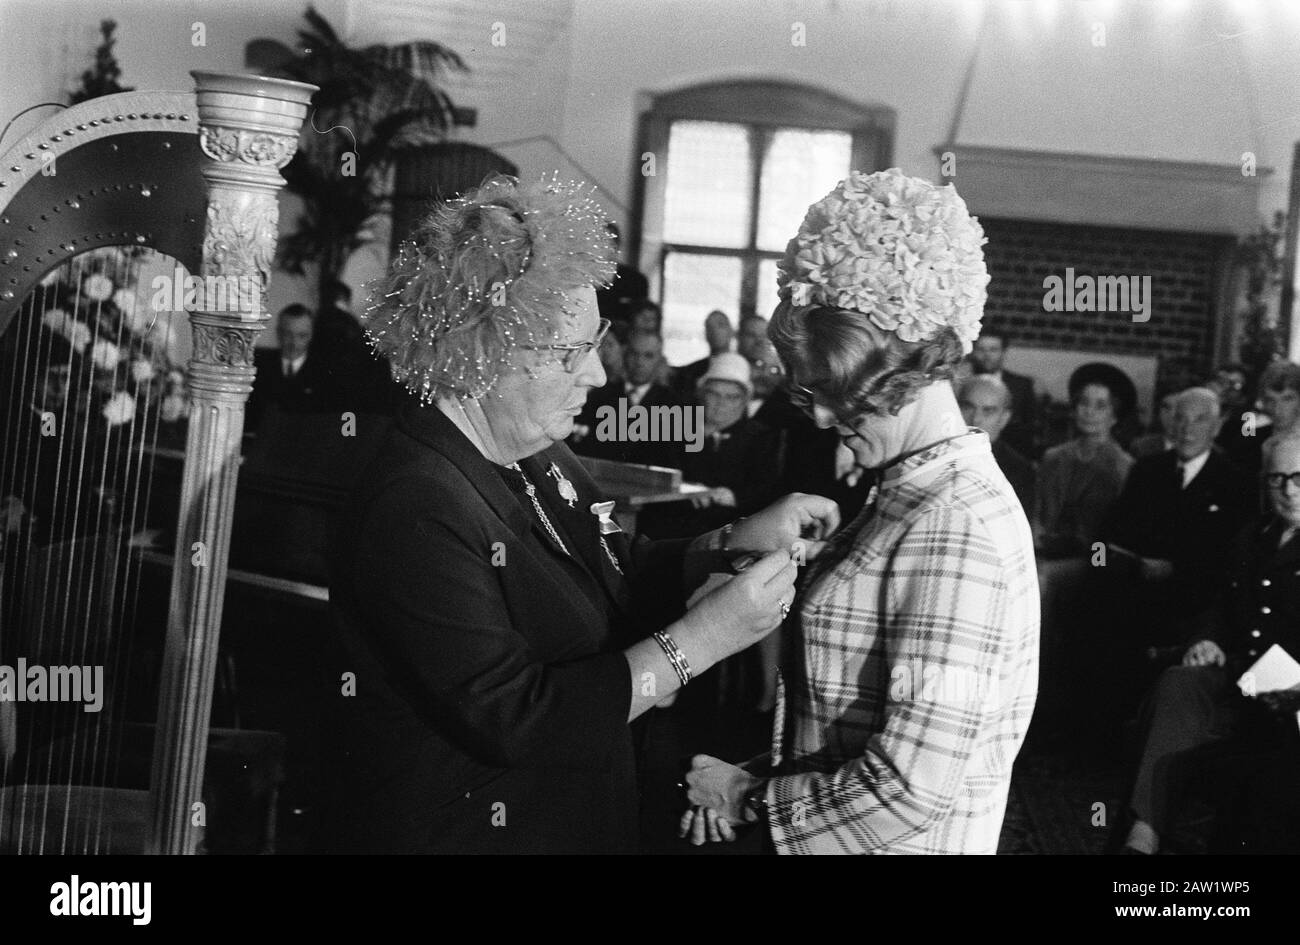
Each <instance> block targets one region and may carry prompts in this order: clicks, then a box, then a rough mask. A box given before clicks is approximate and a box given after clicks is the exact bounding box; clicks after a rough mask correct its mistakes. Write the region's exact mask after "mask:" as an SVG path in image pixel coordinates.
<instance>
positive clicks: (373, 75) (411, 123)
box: [246, 6, 467, 310]
mask: <svg viewBox="0 0 1300 945" xmlns="http://www.w3.org/2000/svg"><path fill="white" fill-rule="evenodd" d="M304 17H305V19H306V21H307V25H306V27H305V28H304V29H302V30H300V31H299V33H298V39H299V48H298V49H290V48H289V47H288V46H285V45H284V44H283V43H280V42H277V41H276V40H271V39H259V40H254V41H253V42H251V43H249V44H248V47H247V50H246V61H247V63H248V65H249V67H251V68H254V69H257V70H258V71H259V72H264V73H266V74H269V75H275V76H280V77H282V78H286V79H296V80H298V81H300V82H310V83H312V84H314V85H318V86H320V91H319V92H317V93H316V94H315V95H314V96H313V98H312V107H313V112H312V115H311V121H310V127H309V128H307V129H305V130H304V132H303V140H302V142H301V143H300V145H299V148H298V152H297V154H296V155H295V156H294V158H293V160H292V161H291V162H290V163H289V165H288V167H286V168H285V169H284V177H285V180H286V181H287V187H288V189H289V190H290V191H291V192H293V193H295V194H297V195H298V196H299V197H300V198H301V199H302V202H303V211H302V214H301V216H300V217H299V219H298V220H297V221H296V223H295V226H294V228H293V229H292V230H291V232H289V233H288V234H287V235H286V236H284V237H282V238H281V240H280V248H279V251H280V262H281V265H282V266H283V267H284V268H285V269H286V270H288V271H289V272H293V273H297V274H305V273H306V272H307V271H308V267H313V266H314V267H315V277H316V286H317V294H318V299H319V302H318V304H319V305H320V307H321V309H322V310H324V309H325V308H327V307H328V306H329V305H330V304H331V303H332V301H333V294H334V287H335V284H336V282H337V280H338V278H339V276H340V274H341V273H342V271H343V267H344V265H345V264H346V262H347V260H348V257H349V256H350V255H351V254H352V253H353V252H355V251H356V250H357V249H359V248H360V247H361V246H363V245H365V244H366V243H367V242H369V240H370V239H371V238H372V237H371V234H372V227H373V224H374V220H375V218H376V216H377V215H379V214H381V213H384V212H386V211H387V210H388V209H389V207H390V189H391V188H390V183H389V179H390V176H391V170H392V166H393V162H394V160H395V159H396V158H397V156H398V155H399V154H400V153H401V151H402V149H404V148H410V147H416V146H420V145H427V144H430V143H432V142H435V141H438V140H441V139H442V138H443V137H445V135H446V132H447V130H448V129H449V128H450V127H452V125H453V124H455V119H456V115H457V109H456V107H455V105H453V104H452V101H451V99H450V98H449V97H448V95H447V93H446V92H445V91H444V90H443V89H442V87H441V85H442V83H443V80H444V79H445V78H446V76H447V75H448V74H449V73H452V72H465V71H467V67H466V66H465V63H464V62H463V61H462V59H461V58H460V56H458V55H457V54H456V53H455V52H453V51H452V50H450V49H448V48H447V47H446V46H443V45H442V44H440V43H436V42H430V41H416V42H409V43H401V44H398V45H392V46H387V45H370V46H364V47H360V48H354V47H351V46H349V45H347V44H346V43H345V42H343V40H342V39H340V37H339V35H338V33H337V32H336V31H335V30H334V28H333V27H332V26H331V25H330V24H329V22H328V21H327V20H326V19H325V18H324V17H323V16H321V15H320V13H318V12H317V11H316V9H315V8H314V7H311V6H309V7H308V8H307V12H306V13H305V14H304Z"/></svg>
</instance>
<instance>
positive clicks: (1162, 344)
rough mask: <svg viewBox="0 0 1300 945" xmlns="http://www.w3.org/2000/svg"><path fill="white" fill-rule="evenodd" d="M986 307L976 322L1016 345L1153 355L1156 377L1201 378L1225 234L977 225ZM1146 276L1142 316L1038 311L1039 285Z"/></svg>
mask: <svg viewBox="0 0 1300 945" xmlns="http://www.w3.org/2000/svg"><path fill="white" fill-rule="evenodd" d="M980 223H981V224H982V225H983V227H984V232H985V234H986V235H987V236H988V240H989V241H988V245H986V246H985V247H984V253H985V258H986V260H987V262H988V267H989V275H990V276H991V277H992V279H991V281H990V283H989V301H988V307H987V308H986V310H985V317H984V323H985V325H987V326H993V327H996V328H1000V329H1002V330H1005V331H1007V332H1009V333H1010V334H1011V336H1012V337H1013V338H1014V339H1015V341H1016V342H1017V343H1020V344H1024V345H1030V346H1036V347H1043V348H1064V349H1069V350H1073V351H1090V352H1091V351H1095V352H1098V353H1099V354H1104V353H1107V352H1111V353H1120V354H1137V355H1158V356H1159V357H1160V376H1161V378H1170V379H1172V378H1173V377H1175V376H1177V375H1180V374H1190V375H1191V376H1192V377H1198V376H1201V375H1204V374H1205V373H1206V372H1207V371H1208V370H1209V369H1210V368H1211V367H1212V363H1211V362H1212V361H1213V357H1214V324H1215V317H1216V312H1215V304H1216V298H1217V290H1218V286H1217V281H1216V280H1217V278H1218V270H1219V260H1220V258H1221V256H1222V254H1223V252H1224V250H1225V249H1226V248H1227V247H1228V246H1229V245H1230V244H1231V242H1232V239H1231V237H1227V236H1218V235H1202V234H1194V233H1167V232H1158V231H1152V230H1129V229H1117V228H1111V227H1093V226H1074V225H1066V224H1055V223H1039V222H1029V221H1024V220H1008V219H996V218H992V219H985V218H982V219H981V220H980ZM1067 267H1072V268H1073V269H1074V271H1075V275H1076V277H1077V276H1084V275H1091V276H1103V275H1131V276H1151V294H1152V304H1151V318H1150V320H1149V321H1147V322H1134V321H1133V320H1132V318H1131V316H1129V315H1125V314H1121V313H1116V312H1109V313H1098V312H1049V311H1045V310H1044V306H1043V296H1044V293H1045V291H1046V290H1045V289H1044V288H1043V280H1044V279H1045V278H1047V277H1048V276H1050V275H1057V276H1061V277H1064V275H1065V270H1066V268H1067Z"/></svg>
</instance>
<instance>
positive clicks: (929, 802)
mask: <svg viewBox="0 0 1300 945" xmlns="http://www.w3.org/2000/svg"><path fill="white" fill-rule="evenodd" d="M795 607H796V614H797V616H795V617H792V618H791V620H790V621H789V622H788V623H787V624H786V632H787V634H788V636H787V648H786V650H787V652H786V656H785V659H784V660H783V667H782V679H781V691H780V698H779V701H778V704H777V713H776V718H777V722H776V730H775V733H774V735H773V752H772V760H773V764H774V766H775V768H774V773H775V774H776V777H774V778H773V779H772V781H771V782H770V783H769V786H768V789H767V801H768V807H769V827H770V830H771V832H772V839H773V842H774V843H775V845H776V848H777V850H778V851H779V852H781V853H856V854H865V853H994V852H996V849H997V843H998V834H999V831H1000V829H1001V826H1002V817H1003V814H1004V813H1005V810H1006V803H1007V791H1008V788H1009V786H1010V781H1011V765H1012V762H1013V761H1014V760H1015V757H1016V754H1017V752H1018V751H1019V750H1020V745H1021V742H1022V741H1023V740H1024V736H1025V731H1026V729H1027V728H1028V726H1029V717H1030V715H1031V714H1032V712H1033V708H1034V698H1035V696H1036V693H1037V685H1038V624H1039V604H1038V577H1037V572H1036V570H1035V567H1034V552H1033V540H1032V539H1031V537H1030V532H1029V524H1028V522H1027V520H1026V518H1025V513H1024V511H1023V510H1022V509H1021V507H1020V503H1019V501H1018V500H1017V499H1016V496H1015V493H1014V492H1013V491H1012V489H1011V486H1010V485H1009V484H1008V482H1007V480H1006V478H1005V477H1004V476H1003V475H1002V473H1001V471H1000V470H999V469H998V466H997V464H996V462H995V461H994V459H993V456H992V452H991V450H990V448H989V441H988V436H987V434H985V433H983V432H982V431H979V430H971V431H970V432H968V433H966V434H964V435H962V436H960V437H957V438H955V439H953V440H949V441H947V442H945V443H941V444H939V445H937V446H935V447H934V448H932V449H930V450H927V451H926V452H924V453H921V454H918V455H916V456H913V457H909V458H908V459H906V460H904V461H902V462H901V463H898V464H897V465H895V466H892V467H890V468H889V469H888V470H886V472H885V474H884V475H883V477H882V479H881V482H880V484H879V486H878V487H877V488H876V489H875V490H873V495H872V498H871V499H869V500H868V502H867V505H866V507H865V508H864V509H863V511H862V513H861V515H860V516H859V517H858V518H857V519H856V520H855V521H854V522H853V523H852V525H850V526H849V527H848V528H846V529H843V530H842V532H841V533H840V534H839V535H838V536H837V537H836V538H835V539H834V540H833V541H832V544H831V546H830V547H829V548H828V549H826V551H825V552H824V553H823V554H822V555H821V556H819V557H818V558H817V560H816V561H815V562H814V563H813V566H812V567H810V568H809V570H808V572H807V574H806V576H805V578H804V579H803V582H802V584H801V590H800V596H799V600H798V602H797V603H796V605H795Z"/></svg>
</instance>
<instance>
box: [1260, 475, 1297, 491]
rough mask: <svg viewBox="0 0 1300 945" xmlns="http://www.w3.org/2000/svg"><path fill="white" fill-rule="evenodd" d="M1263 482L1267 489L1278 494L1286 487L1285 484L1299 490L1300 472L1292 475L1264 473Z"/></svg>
mask: <svg viewBox="0 0 1300 945" xmlns="http://www.w3.org/2000/svg"><path fill="white" fill-rule="evenodd" d="M1264 481H1265V482H1267V483H1268V485H1269V488H1272V489H1277V490H1278V491H1279V492H1280V491H1282V490H1283V489H1285V488H1286V487H1287V484H1288V483H1290V484H1291V485H1293V486H1295V487H1296V488H1297V489H1300V470H1297V471H1296V472H1292V473H1265V474H1264Z"/></svg>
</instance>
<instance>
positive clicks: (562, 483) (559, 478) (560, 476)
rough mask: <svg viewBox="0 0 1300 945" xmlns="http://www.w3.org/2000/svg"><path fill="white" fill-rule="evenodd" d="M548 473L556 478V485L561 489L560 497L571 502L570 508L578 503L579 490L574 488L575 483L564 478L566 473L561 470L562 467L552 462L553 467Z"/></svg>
mask: <svg viewBox="0 0 1300 945" xmlns="http://www.w3.org/2000/svg"><path fill="white" fill-rule="evenodd" d="M546 475H548V476H550V477H551V478H552V479H554V480H555V484H556V486H558V488H559V490H560V498H561V499H563V500H564V501H565V502H567V503H569V508H573V507H574V506H576V505H577V504H578V490H577V489H575V488H573V483H571V482H569V480H568V479H565V478H564V473H562V472H560V467H559V466H557V465H555V464H554V463H551V468H550V469H548V470H546Z"/></svg>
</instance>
